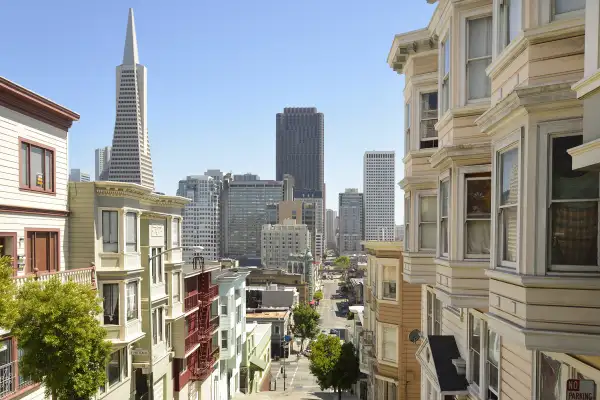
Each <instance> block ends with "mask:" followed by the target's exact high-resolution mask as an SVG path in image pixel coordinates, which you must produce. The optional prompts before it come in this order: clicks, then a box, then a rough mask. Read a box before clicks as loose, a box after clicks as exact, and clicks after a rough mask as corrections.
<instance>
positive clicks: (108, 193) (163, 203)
mask: <svg viewBox="0 0 600 400" xmlns="http://www.w3.org/2000/svg"><path fill="white" fill-rule="evenodd" d="M93 184H94V186H95V188H96V195H97V196H103V197H123V198H128V199H133V200H138V201H140V202H142V203H146V204H150V205H154V206H159V207H180V208H182V207H184V206H185V205H186V204H188V203H189V202H190V200H189V199H188V198H186V197H181V196H167V195H163V194H157V193H154V192H153V191H152V189H150V188H148V187H145V186H142V185H138V184H136V183H126V182H110V181H105V182H93Z"/></svg>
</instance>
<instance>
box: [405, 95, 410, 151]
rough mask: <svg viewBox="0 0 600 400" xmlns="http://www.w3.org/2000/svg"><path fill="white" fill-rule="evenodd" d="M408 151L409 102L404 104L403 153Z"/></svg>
mask: <svg viewBox="0 0 600 400" xmlns="http://www.w3.org/2000/svg"><path fill="white" fill-rule="evenodd" d="M409 151H410V103H406V104H405V105H404V155H406V154H408V152H409Z"/></svg>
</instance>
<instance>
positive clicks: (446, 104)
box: [438, 30, 452, 121]
mask: <svg viewBox="0 0 600 400" xmlns="http://www.w3.org/2000/svg"><path fill="white" fill-rule="evenodd" d="M439 43H440V52H439V61H438V65H439V68H438V71H439V73H438V81H439V83H438V121H439V120H441V119H442V118H443V117H444V115H446V113H447V112H448V111H450V108H451V107H450V105H451V104H452V91H451V90H450V86H451V85H450V82H451V74H452V35H451V34H450V31H449V30H448V31H447V32H445V34H444V35H443V36H442V35H440V40H439ZM446 48H448V71H446V53H445V52H446ZM445 84H446V85H447V89H448V96H447V98H448V99H447V100H446V96H445V95H444V85H445Z"/></svg>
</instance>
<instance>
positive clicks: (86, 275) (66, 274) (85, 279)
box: [14, 267, 96, 288]
mask: <svg viewBox="0 0 600 400" xmlns="http://www.w3.org/2000/svg"><path fill="white" fill-rule="evenodd" d="M54 276H56V277H58V279H59V280H60V281H61V282H63V283H65V282H68V281H72V282H75V283H80V284H82V285H92V286H93V287H94V288H95V287H96V268H95V267H87V268H77V269H68V270H64V271H53V272H36V273H33V274H27V275H23V276H15V277H14V280H15V283H16V285H17V287H21V286H23V285H24V284H25V282H27V281H29V280H38V281H41V282H47V281H49V280H50V279H51V278H52V277H54Z"/></svg>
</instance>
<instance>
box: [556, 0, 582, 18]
mask: <svg viewBox="0 0 600 400" xmlns="http://www.w3.org/2000/svg"><path fill="white" fill-rule="evenodd" d="M585 1H586V0H552V15H553V16H554V18H555V19H559V18H561V17H568V16H571V15H573V16H574V14H577V13H578V12H582V11H584V10H585Z"/></svg>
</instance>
